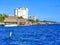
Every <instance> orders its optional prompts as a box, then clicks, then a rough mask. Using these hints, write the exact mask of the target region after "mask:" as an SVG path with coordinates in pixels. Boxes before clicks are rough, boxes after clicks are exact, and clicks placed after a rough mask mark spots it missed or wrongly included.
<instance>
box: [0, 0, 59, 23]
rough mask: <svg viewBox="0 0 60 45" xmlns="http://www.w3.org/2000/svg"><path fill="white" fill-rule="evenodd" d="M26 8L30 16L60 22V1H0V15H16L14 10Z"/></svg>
mask: <svg viewBox="0 0 60 45" xmlns="http://www.w3.org/2000/svg"><path fill="white" fill-rule="evenodd" d="M19 7H25V8H28V9H29V16H36V17H37V18H38V19H39V20H49V21H57V22H60V0H0V13H2V14H3V13H4V14H9V15H14V9H15V8H19Z"/></svg>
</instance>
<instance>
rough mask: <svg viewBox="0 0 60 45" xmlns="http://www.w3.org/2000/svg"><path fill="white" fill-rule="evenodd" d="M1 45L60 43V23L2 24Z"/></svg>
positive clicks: (50, 44)
mask: <svg viewBox="0 0 60 45" xmlns="http://www.w3.org/2000/svg"><path fill="white" fill-rule="evenodd" d="M10 32H12V37H11V38H9V34H10ZM0 45H60V24H53V25H33V26H18V27H4V26H0Z"/></svg>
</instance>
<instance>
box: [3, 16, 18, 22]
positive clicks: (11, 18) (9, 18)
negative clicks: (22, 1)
mask: <svg viewBox="0 0 60 45" xmlns="http://www.w3.org/2000/svg"><path fill="white" fill-rule="evenodd" d="M17 19H18V18H17V17H16V16H9V17H7V18H5V20H4V22H17Z"/></svg>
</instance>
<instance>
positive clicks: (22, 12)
mask: <svg viewBox="0 0 60 45" xmlns="http://www.w3.org/2000/svg"><path fill="white" fill-rule="evenodd" d="M14 14H15V15H16V16H17V17H20V16H22V17H23V18H24V19H28V8H16V9H15V10H14Z"/></svg>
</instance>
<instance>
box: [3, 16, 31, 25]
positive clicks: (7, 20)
mask: <svg viewBox="0 0 60 45" xmlns="http://www.w3.org/2000/svg"><path fill="white" fill-rule="evenodd" d="M4 23H5V24H8V25H10V24H17V25H31V24H32V23H31V22H30V21H28V20H27V19H19V18H18V17H16V16H9V17H7V18H5V20H4Z"/></svg>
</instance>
